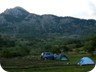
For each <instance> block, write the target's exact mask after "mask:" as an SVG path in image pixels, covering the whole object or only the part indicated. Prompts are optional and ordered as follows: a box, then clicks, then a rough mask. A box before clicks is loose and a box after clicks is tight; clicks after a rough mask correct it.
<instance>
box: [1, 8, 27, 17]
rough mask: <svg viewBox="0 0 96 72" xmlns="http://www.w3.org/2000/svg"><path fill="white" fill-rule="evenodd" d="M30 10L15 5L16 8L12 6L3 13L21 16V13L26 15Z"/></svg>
mask: <svg viewBox="0 0 96 72" xmlns="http://www.w3.org/2000/svg"><path fill="white" fill-rule="evenodd" d="M28 13H29V12H28V11H26V10H25V9H23V8H22V7H15V8H10V9H6V10H5V11H4V12H3V14H5V15H14V16H20V15H26V14H28Z"/></svg>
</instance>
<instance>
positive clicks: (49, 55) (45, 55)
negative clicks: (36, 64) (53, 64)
mask: <svg viewBox="0 0 96 72" xmlns="http://www.w3.org/2000/svg"><path fill="white" fill-rule="evenodd" d="M41 59H43V60H48V59H52V60H53V59H54V54H53V53H51V52H43V53H41Z"/></svg>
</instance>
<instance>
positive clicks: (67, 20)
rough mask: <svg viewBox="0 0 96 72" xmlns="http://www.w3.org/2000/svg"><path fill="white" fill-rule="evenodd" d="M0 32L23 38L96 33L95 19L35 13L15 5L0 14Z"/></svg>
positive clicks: (75, 35) (78, 35) (77, 35)
mask: <svg viewBox="0 0 96 72" xmlns="http://www.w3.org/2000/svg"><path fill="white" fill-rule="evenodd" d="M0 34H3V35H9V36H13V37H16V38H23V39H32V38H46V37H80V36H86V35H93V34H96V20H93V19H89V20H86V19H79V18H74V17H58V16H55V15H49V14H46V15H36V14H33V13H29V12H28V11H26V10H25V9H23V8H21V7H15V8H11V9H7V10H5V11H4V12H3V13H1V14H0Z"/></svg>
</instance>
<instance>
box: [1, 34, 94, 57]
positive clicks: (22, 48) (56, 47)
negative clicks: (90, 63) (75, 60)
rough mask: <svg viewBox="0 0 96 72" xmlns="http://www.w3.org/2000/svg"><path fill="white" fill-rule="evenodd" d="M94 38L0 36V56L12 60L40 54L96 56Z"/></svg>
mask: <svg viewBox="0 0 96 72" xmlns="http://www.w3.org/2000/svg"><path fill="white" fill-rule="evenodd" d="M95 51H96V37H90V38H85V39H74V38H47V39H33V40H24V39H15V38H11V37H7V36H2V35H0V56H1V57H5V58H12V57H18V56H26V55H30V54H31V55H32V54H33V55H37V54H40V53H41V52H52V53H61V52H64V53H70V52H74V53H81V54H82V53H89V54H91V55H92V56H94V55H96V54H95Z"/></svg>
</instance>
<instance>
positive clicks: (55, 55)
mask: <svg viewBox="0 0 96 72" xmlns="http://www.w3.org/2000/svg"><path fill="white" fill-rule="evenodd" d="M54 59H56V60H61V61H66V60H68V57H67V56H66V55H64V54H59V55H57V54H54Z"/></svg>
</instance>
